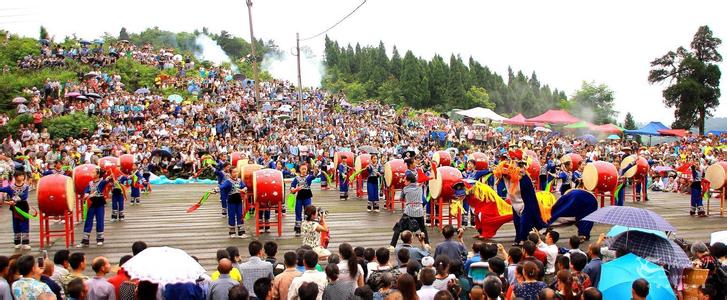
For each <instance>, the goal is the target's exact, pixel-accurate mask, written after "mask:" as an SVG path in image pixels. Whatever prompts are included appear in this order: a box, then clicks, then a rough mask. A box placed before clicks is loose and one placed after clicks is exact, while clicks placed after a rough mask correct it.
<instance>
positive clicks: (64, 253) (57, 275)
mask: <svg viewBox="0 0 727 300" xmlns="http://www.w3.org/2000/svg"><path fill="white" fill-rule="evenodd" d="M70 257H71V252H70V251H68V250H66V249H61V250H58V251H56V254H54V255H53V263H54V264H55V268H54V269H53V275H51V276H50V278H51V279H53V280H54V281H55V282H57V283H58V284H59V285H60V284H61V277H63V276H66V275H68V269H70V268H71V265H70V264H69V263H68V259H69V258H70Z"/></svg>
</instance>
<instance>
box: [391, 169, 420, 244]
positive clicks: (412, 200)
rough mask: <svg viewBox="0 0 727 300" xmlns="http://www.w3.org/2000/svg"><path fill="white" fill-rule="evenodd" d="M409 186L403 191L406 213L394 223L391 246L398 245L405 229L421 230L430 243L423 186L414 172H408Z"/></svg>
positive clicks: (402, 196)
mask: <svg viewBox="0 0 727 300" xmlns="http://www.w3.org/2000/svg"><path fill="white" fill-rule="evenodd" d="M406 181H407V183H408V185H407V186H405V187H404V189H403V190H402V192H401V198H403V201H404V202H405V206H404V215H403V216H401V219H399V222H398V223H396V225H394V235H393V236H392V237H391V248H390V250H393V249H394V247H396V241H397V240H398V239H399V234H400V233H401V232H402V231H404V230H409V231H411V232H416V231H418V230H421V232H422V233H423V234H424V242H425V244H429V235H428V234H427V228H426V226H424V207H423V205H422V188H421V187H420V186H419V185H417V178H416V175H415V174H414V173H409V172H407V174H406Z"/></svg>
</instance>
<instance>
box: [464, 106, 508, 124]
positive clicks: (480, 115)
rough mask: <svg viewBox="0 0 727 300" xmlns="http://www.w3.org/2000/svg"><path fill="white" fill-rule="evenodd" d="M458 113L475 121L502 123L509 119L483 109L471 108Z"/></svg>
mask: <svg viewBox="0 0 727 300" xmlns="http://www.w3.org/2000/svg"><path fill="white" fill-rule="evenodd" d="M456 113H457V114H460V115H463V116H465V117H470V118H473V119H481V120H482V119H485V120H492V121H497V122H502V121H503V120H505V119H507V118H505V117H503V116H501V115H498V114H496V113H495V112H494V111H492V110H491V109H489V108H483V107H475V108H470V109H468V110H461V111H458V112H456Z"/></svg>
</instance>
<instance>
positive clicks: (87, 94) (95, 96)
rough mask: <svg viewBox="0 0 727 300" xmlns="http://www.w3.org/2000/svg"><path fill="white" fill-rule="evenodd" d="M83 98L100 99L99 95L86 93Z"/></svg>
mask: <svg viewBox="0 0 727 300" xmlns="http://www.w3.org/2000/svg"><path fill="white" fill-rule="evenodd" d="M84 96H86V97H88V98H95V99H99V98H101V95H99V94H96V93H86V94H84Z"/></svg>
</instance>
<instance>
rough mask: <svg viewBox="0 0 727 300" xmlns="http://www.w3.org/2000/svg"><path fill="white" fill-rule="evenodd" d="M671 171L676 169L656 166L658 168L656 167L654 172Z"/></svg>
mask: <svg viewBox="0 0 727 300" xmlns="http://www.w3.org/2000/svg"><path fill="white" fill-rule="evenodd" d="M671 170H674V169H672V167H669V166H656V167H654V171H655V172H669V171H671Z"/></svg>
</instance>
